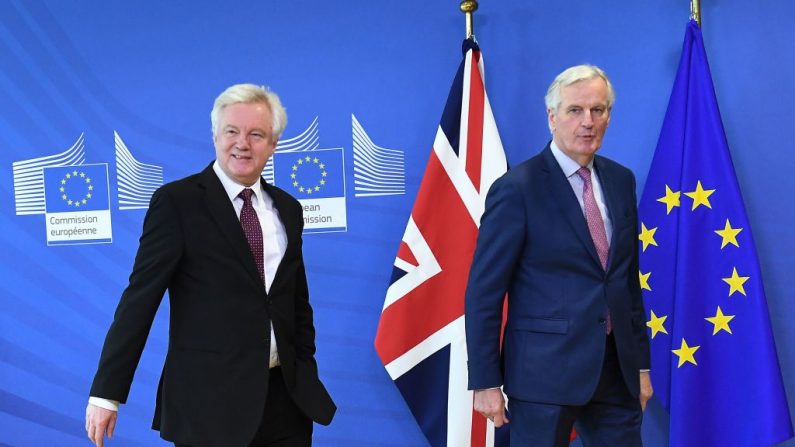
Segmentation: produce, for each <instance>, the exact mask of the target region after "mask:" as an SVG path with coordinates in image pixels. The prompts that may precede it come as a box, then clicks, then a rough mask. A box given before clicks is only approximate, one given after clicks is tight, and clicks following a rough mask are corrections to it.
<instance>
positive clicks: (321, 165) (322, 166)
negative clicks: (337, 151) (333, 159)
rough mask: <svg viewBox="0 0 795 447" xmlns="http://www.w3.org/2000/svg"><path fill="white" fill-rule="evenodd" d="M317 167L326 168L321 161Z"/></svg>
mask: <svg viewBox="0 0 795 447" xmlns="http://www.w3.org/2000/svg"><path fill="white" fill-rule="evenodd" d="M317 167H318V168H320V169H326V165H325V164H323V163H320V164H319V165H317Z"/></svg>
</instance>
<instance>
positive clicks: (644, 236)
mask: <svg viewBox="0 0 795 447" xmlns="http://www.w3.org/2000/svg"><path fill="white" fill-rule="evenodd" d="M640 228H641V230H640V234H639V235H638V240H640V241H643V251H646V247H648V246H649V245H654V246H655V247H656V246H657V241H655V240H654V233H656V232H657V227H654V228H652V229H648V228H646V224H644V223H643V222H641V223H640Z"/></svg>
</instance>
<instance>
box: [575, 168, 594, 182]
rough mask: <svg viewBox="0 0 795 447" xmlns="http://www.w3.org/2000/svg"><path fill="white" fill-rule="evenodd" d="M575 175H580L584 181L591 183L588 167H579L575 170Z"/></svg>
mask: <svg viewBox="0 0 795 447" xmlns="http://www.w3.org/2000/svg"><path fill="white" fill-rule="evenodd" d="M577 175H579V176H580V178H581V179H582V181H584V182H585V183H591V170H590V169H588V168H585V167H583V168H580V169H578V170H577Z"/></svg>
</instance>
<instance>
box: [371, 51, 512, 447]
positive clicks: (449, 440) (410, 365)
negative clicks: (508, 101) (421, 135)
mask: <svg viewBox="0 0 795 447" xmlns="http://www.w3.org/2000/svg"><path fill="white" fill-rule="evenodd" d="M463 52H464V59H463V61H462V62H461V65H460V66H459V68H458V71H457V73H456V76H455V79H454V81H453V85H452V87H451V89H450V94H449V96H448V98H447V103H446V105H445V108H444V112H443V114H442V119H441V122H440V124H439V127H438V129H437V133H436V138H435V140H434V143H433V150H432V151H431V155H430V159H429V161H428V165H427V167H426V170H425V174H424V176H423V179H422V182H421V184H420V188H419V191H418V193H417V198H416V200H415V203H414V208H413V210H412V212H411V216H410V217H409V221H408V224H407V225H406V230H405V233H404V235H403V238H402V241H401V243H400V246H399V248H398V253H397V257H396V259H395V263H394V267H393V274H392V279H391V283H390V285H389V288H388V290H387V294H386V299H385V301H384V308H383V311H382V313H381V319H380V321H379V325H378V331H377V334H376V339H375V348H376V351H377V352H378V355H379V357H380V358H381V361H382V362H383V364H384V367H385V368H386V370H387V372H388V373H389V375H390V377H391V378H392V379H393V380H394V381H395V384H396V385H397V387H398V389H399V391H400V393H401V394H402V396H403V398H404V400H405V401H406V404H407V405H408V407H409V409H410V410H411V412H412V414H413V415H414V418H415V419H416V420H417V423H418V425H419V426H420V428H421V429H422V431H423V433H424V434H425V436H426V438H427V439H428V441H429V443H430V444H431V445H432V446H434V447H437V446H493V445H505V444H503V443H502V441H501V438H502V436H503V435H502V434H499V435H498V436H496V442H495V431H494V427H493V425H491V424H490V423H488V422H487V421H486V420H485V418H483V417H482V416H480V415H479V414H476V413H474V412H473V410H472V398H473V397H472V392H471V391H468V390H467V377H466V375H467V368H466V352H467V351H466V344H465V343H466V341H465V336H464V292H465V290H466V283H467V277H468V275H469V266H470V263H471V261H472V256H473V254H474V250H475V243H476V239H477V233H478V227H479V225H480V217H481V215H482V213H483V209H484V207H485V199H486V194H487V193H488V190H489V188H490V187H491V184H492V183H493V182H494V180H496V179H497V178H498V177H499V176H501V175H502V174H504V173H505V171H506V169H507V163H506V159H505V152H504V150H503V148H502V143H501V141H500V136H499V134H498V132H497V126H496V124H495V121H494V116H493V115H492V112H491V106H490V104H489V100H488V96H487V95H486V91H485V88H484V78H483V73H484V71H483V60H482V58H481V53H480V49H479V47H478V45H477V44H476V43H475V42H474V41H473V40H470V39H468V40H465V41H464V46H463ZM499 431H500V432H502V431H503V430H499ZM506 434H507V432H506Z"/></svg>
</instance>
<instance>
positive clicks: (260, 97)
mask: <svg viewBox="0 0 795 447" xmlns="http://www.w3.org/2000/svg"><path fill="white" fill-rule="evenodd" d="M239 103H247V104H250V103H262V104H266V105H267V106H268V108H269V109H270V112H271V116H272V117H273V118H272V121H273V122H272V123H271V132H272V133H273V141H276V140H278V139H279V138H280V137H281V136H282V132H284V128H285V127H287V111H286V110H285V109H284V106H282V102H281V101H280V100H279V95H277V94H276V93H274V92H272V91H271V90H270V89H269V88H267V87H265V86H259V85H254V84H235V85H233V86H231V87H229V88H227V89H226V90H224V91H223V92H222V93H221V94H220V95H218V97H217V98H215V103H214V104H213V110H212V112H210V122H211V123H212V126H213V137H215V135H216V134H217V132H218V115H219V114H220V113H221V110H223V109H224V108H225V107H226V106H231V105H232V104H239Z"/></svg>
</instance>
